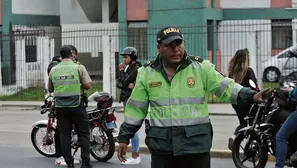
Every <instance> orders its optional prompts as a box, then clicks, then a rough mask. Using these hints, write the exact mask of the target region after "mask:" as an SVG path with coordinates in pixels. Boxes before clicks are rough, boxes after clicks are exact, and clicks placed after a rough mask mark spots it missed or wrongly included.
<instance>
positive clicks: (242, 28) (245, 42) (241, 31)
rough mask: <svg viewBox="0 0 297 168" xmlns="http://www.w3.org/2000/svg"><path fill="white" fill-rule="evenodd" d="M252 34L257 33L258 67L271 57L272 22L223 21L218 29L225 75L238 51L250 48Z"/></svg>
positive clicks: (222, 69) (222, 66)
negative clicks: (250, 35) (250, 34)
mask: <svg viewBox="0 0 297 168" xmlns="http://www.w3.org/2000/svg"><path fill="white" fill-rule="evenodd" d="M250 32H256V38H257V39H255V42H256V43H257V44H256V45H257V51H256V53H257V55H256V57H257V63H258V65H260V64H259V63H260V62H263V61H264V60H266V59H268V58H269V57H271V21H270V20H244V21H239V20H232V21H221V22H220V24H219V28H218V50H220V52H221V71H222V72H223V73H225V74H226V72H227V67H228V63H229V61H230V60H231V58H232V57H233V56H234V55H235V52H236V51H237V50H239V49H244V48H249V33H250ZM259 68H260V67H259Z"/></svg>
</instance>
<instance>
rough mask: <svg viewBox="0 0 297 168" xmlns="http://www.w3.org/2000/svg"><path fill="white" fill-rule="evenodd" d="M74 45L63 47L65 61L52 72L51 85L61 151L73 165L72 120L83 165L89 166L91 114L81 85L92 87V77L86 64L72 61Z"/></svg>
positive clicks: (49, 86) (66, 160) (62, 55)
mask: <svg viewBox="0 0 297 168" xmlns="http://www.w3.org/2000/svg"><path fill="white" fill-rule="evenodd" d="M72 52H73V50H72V48H71V47H69V46H67V45H65V46H63V47H62V48H61V49H60V54H61V57H62V61H61V62H60V63H59V64H58V65H56V66H55V67H53V68H52V70H51V71H50V74H49V82H48V89H49V91H50V92H54V96H55V109H56V115H57V120H58V122H59V130H60V137H61V145H62V153H63V157H64V159H65V162H66V163H67V165H68V167H69V168H72V167H74V165H73V161H74V159H73V157H72V155H71V139H70V135H71V129H72V124H74V126H75V130H76V132H77V134H78V139H79V142H80V145H81V159H82V168H90V167H92V166H91V165H90V128H89V118H88V115H87V113H86V110H85V106H84V104H83V101H82V94H83V92H82V88H84V89H90V88H91V82H92V80H91V78H90V76H89V74H88V72H87V70H86V68H85V67H84V66H83V65H81V64H77V63H74V62H73V61H72V58H71V57H72Z"/></svg>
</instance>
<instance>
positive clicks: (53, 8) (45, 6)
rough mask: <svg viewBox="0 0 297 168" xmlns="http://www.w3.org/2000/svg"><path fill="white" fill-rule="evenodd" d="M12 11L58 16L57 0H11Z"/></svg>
mask: <svg viewBox="0 0 297 168" xmlns="http://www.w3.org/2000/svg"><path fill="white" fill-rule="evenodd" d="M12 13H13V14H25V15H52V16H59V15H60V7H59V0H12Z"/></svg>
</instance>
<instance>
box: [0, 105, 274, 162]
mask: <svg viewBox="0 0 297 168" xmlns="http://www.w3.org/2000/svg"><path fill="white" fill-rule="evenodd" d="M117 116H118V121H117V122H118V124H120V123H121V122H122V120H123V114H118V115H117ZM40 119H46V116H45V115H43V116H42V115H40V113H39V112H38V111H2V110H1V111H0V135H1V136H0V163H1V166H0V167H3V168H20V167H21V168H36V167H43V168H52V167H56V166H55V165H54V158H45V157H43V156H41V155H40V154H39V153H37V152H36V151H35V150H34V148H33V146H32V144H31V141H30V132H31V129H32V124H33V123H34V122H35V121H37V120H40ZM211 120H212V122H213V125H214V130H215V141H214V145H213V147H214V148H220V147H221V148H225V147H226V145H224V144H226V142H227V141H226V139H225V138H227V137H228V134H229V133H231V132H232V131H233V128H234V126H235V125H236V123H237V119H236V118H235V117H231V116H225V117H219V116H212V117H211ZM141 132H142V133H141V135H142V136H143V129H142V130H141ZM141 139H142V142H143V137H142V138H141ZM220 143H221V145H220ZM76 157H79V152H78V153H77V155H76ZM142 161H143V162H142V164H141V165H139V166H120V164H119V162H118V160H117V158H116V157H113V158H112V160H110V162H109V163H99V162H96V161H95V160H93V165H95V167H105V168H118V167H140V168H149V167H150V156H149V155H144V154H142ZM221 167H228V168H233V167H234V164H233V162H232V160H231V159H218V158H213V159H212V168H221ZM267 167H273V163H272V162H270V163H269V166H267Z"/></svg>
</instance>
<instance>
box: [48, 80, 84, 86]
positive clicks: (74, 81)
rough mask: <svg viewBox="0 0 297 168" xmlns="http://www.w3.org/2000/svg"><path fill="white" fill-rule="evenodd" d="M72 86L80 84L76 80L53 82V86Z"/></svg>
mask: <svg viewBox="0 0 297 168" xmlns="http://www.w3.org/2000/svg"><path fill="white" fill-rule="evenodd" d="M73 84H80V82H79V81H78V80H65V81H57V82H53V85H54V86H59V85H73Z"/></svg>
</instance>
